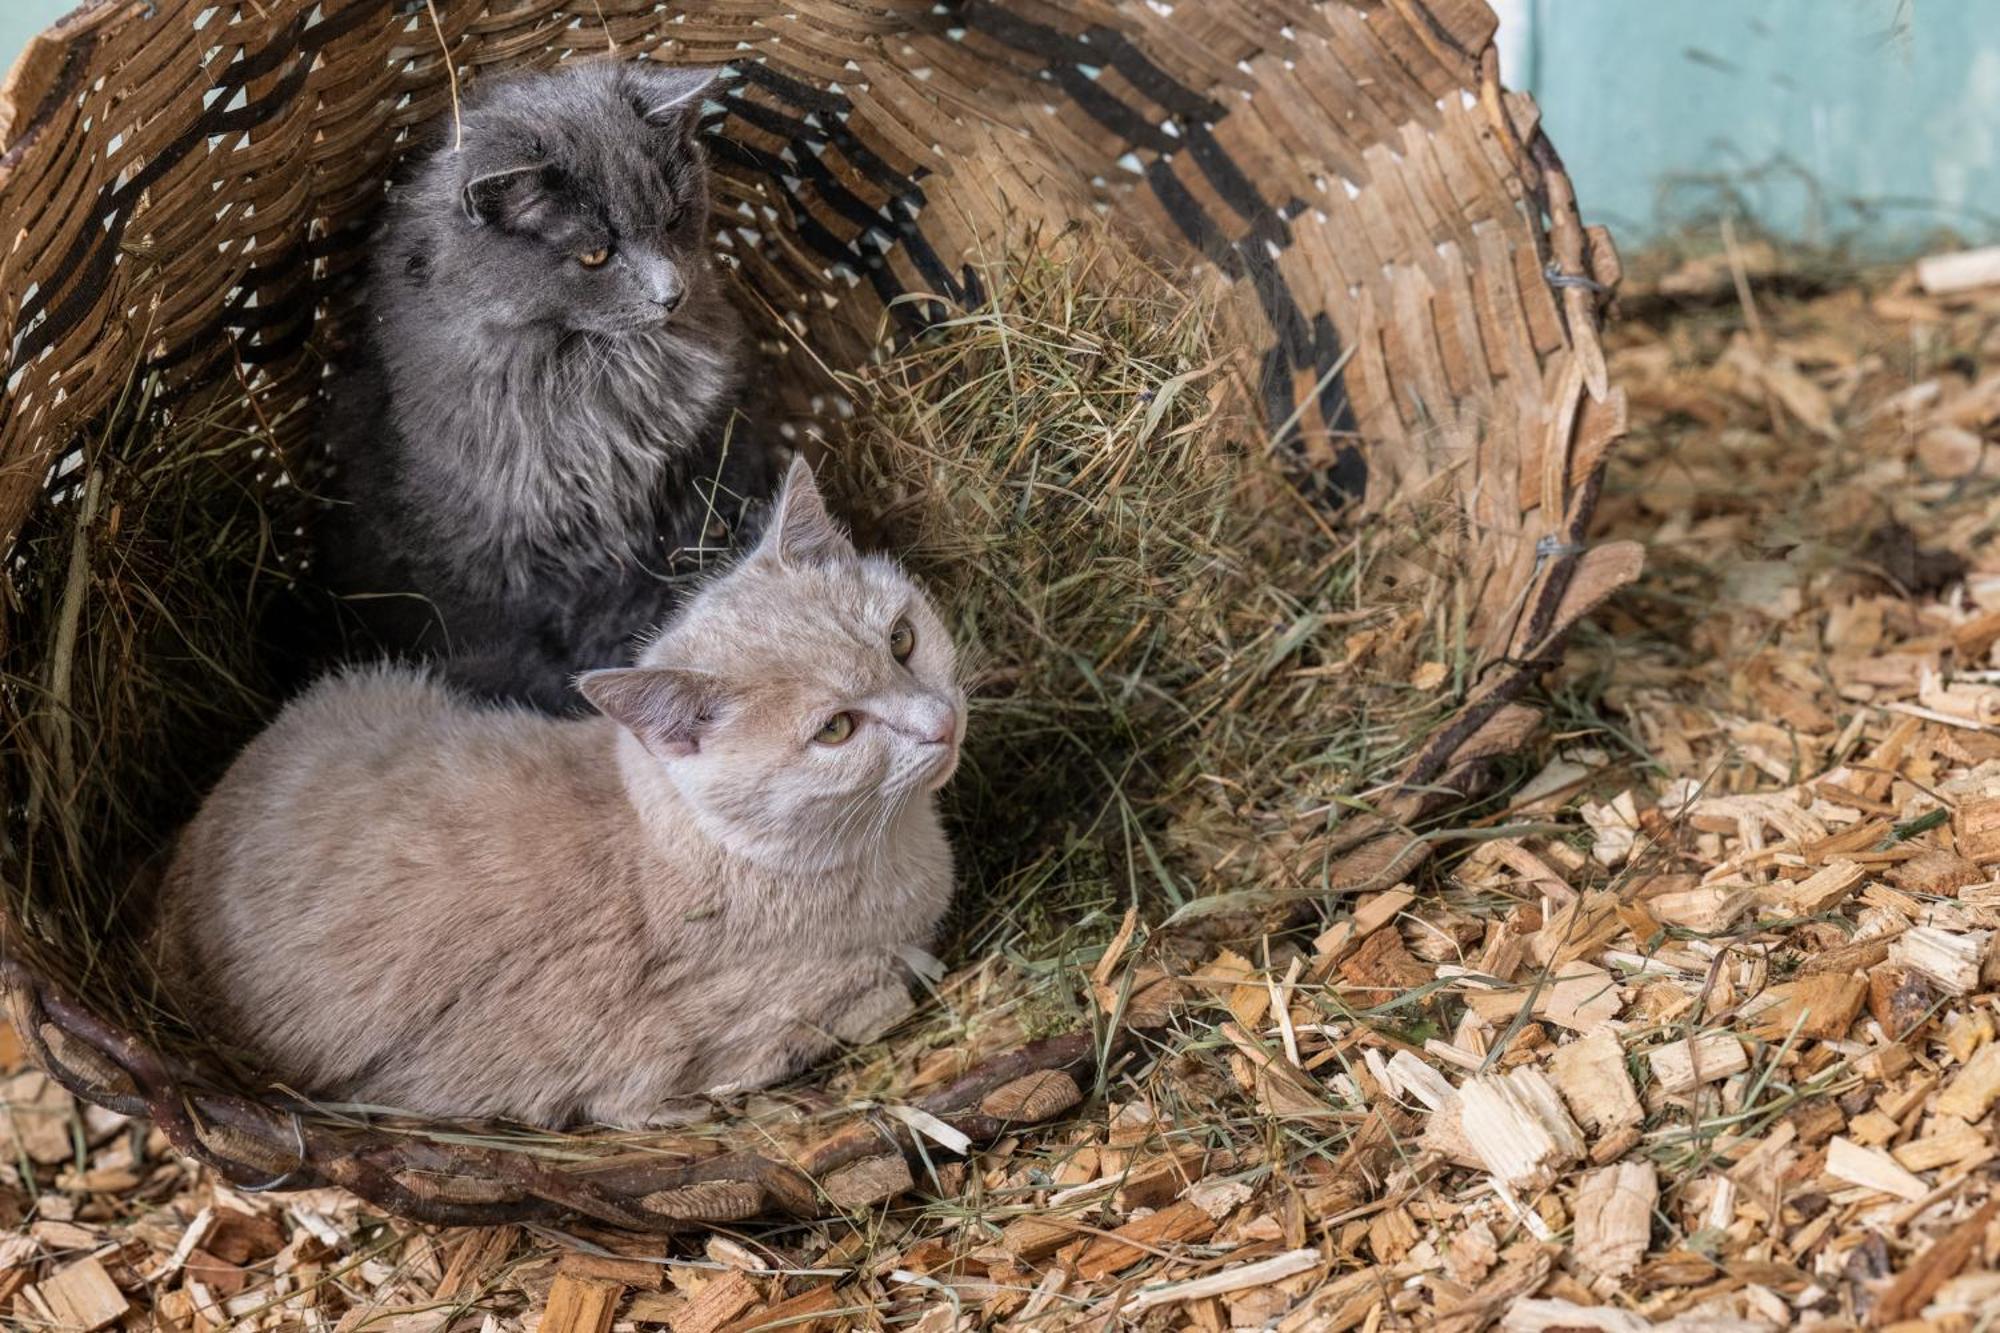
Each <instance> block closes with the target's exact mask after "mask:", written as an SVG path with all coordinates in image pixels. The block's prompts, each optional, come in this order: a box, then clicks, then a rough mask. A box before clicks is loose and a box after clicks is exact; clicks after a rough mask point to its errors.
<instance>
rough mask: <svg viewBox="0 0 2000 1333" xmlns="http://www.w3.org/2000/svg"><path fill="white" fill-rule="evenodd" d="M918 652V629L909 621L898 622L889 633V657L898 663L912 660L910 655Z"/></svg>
mask: <svg viewBox="0 0 2000 1333" xmlns="http://www.w3.org/2000/svg"><path fill="white" fill-rule="evenodd" d="M915 651H917V631H916V627H915V626H913V625H911V624H910V622H909V621H907V620H898V621H897V622H896V624H895V627H894V628H893V629H891V630H890V631H889V656H891V657H893V658H895V659H896V660H897V661H898V662H907V661H909V660H910V654H911V653H914V652H915Z"/></svg>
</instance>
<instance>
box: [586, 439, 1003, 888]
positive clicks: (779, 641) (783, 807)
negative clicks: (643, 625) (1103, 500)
mask: <svg viewBox="0 0 2000 1333" xmlns="http://www.w3.org/2000/svg"><path fill="white" fill-rule="evenodd" d="M579 685H580V687H581V689H582V691H583V693H584V696H585V697H586V698H588V699H589V700H590V701H591V702H592V703H593V704H595V705H596V706H597V707H598V708H599V709H600V710H601V711H603V712H604V713H606V714H608V715H609V716H611V717H612V718H614V719H616V720H617V721H618V722H619V723H620V724H621V725H623V726H624V727H625V728H626V729H627V730H629V731H630V732H631V733H632V734H633V735H634V736H636V737H638V738H639V740H640V741H641V742H642V743H643V744H644V745H645V747H646V749H647V751H648V752H649V754H650V755H651V756H652V758H653V760H654V761H655V762H657V763H658V764H659V765H660V766H661V767H662V769H663V770H664V771H665V773H666V774H667V775H668V777H669V778H670V780H671V781H672V782H673V784H674V786H675V787H676V788H677V789H678V790H679V791H680V792H681V794H682V796H683V797H685V798H686V799H687V800H688V802H689V803H690V804H692V805H693V806H694V807H695V808H696V809H697V811H699V812H700V814H701V815H702V816H703V817H704V818H705V820H706V821H707V822H708V823H709V824H710V825H711V827H712V828H714V829H715V830H716V831H717V832H718V833H719V834H720V835H721V836H722V837H724V839H725V840H726V841H727V842H729V843H731V844H733V845H734V846H736V847H737V848H739V849H742V850H746V851H754V852H755V853H757V854H759V855H760V856H761V857H762V858H764V859H779V858H783V859H788V860H790V861H792V862H794V863H796V864H836V863H840V862H843V861H848V860H852V859H854V858H856V857H858V856H862V855H865V854H867V853H868V852H869V851H870V849H871V848H873V847H876V846H879V845H880V843H881V842H882V840H883V838H884V837H885V835H887V834H888V833H889V832H890V831H891V830H892V829H893V828H894V826H895V821H896V818H897V816H898V815H900V814H901V813H902V812H903V811H905V810H907V809H909V808H911V807H912V806H913V805H914V804H915V803H918V802H922V801H924V800H925V799H927V798H928V796H929V794H930V793H931V792H934V791H936V790H937V789H938V788H939V787H941V786H943V785H944V784H945V782H946V781H947V780H949V779H950V777H951V775H952V773H953V771H954V770H955V769H956V768H957V766H958V754H959V746H960V743H961V742H962V741H963V739H964V735H965V694H964V691H963V690H962V689H961V688H960V686H959V683H958V655H957V653H956V652H955V651H954V649H953V647H952V644H951V640H950V637H949V636H948V635H947V633H946V631H945V626H944V622H943V621H942V620H941V619H940V618H939V617H938V615H937V612H936V611H935V610H933V609H932V607H931V604H930V602H929V600H928V599H927V598H926V597H925V596H924V594H923V590H922V589H920V588H919V587H918V586H917V585H916V583H915V582H913V581H912V580H911V579H910V577H909V576H908V575H907V574H905V573H904V572H903V571H902V570H901V569H900V568H899V567H898V566H897V565H896V564H895V563H894V562H892V561H890V560H887V559H884V558H882V557H879V556H862V555H859V554H858V553H856V551H855V549H854V547H853V545H852V544H851V543H850V542H849V541H848V539H847V537H846V536H845V534H843V533H842V532H841V531H840V529H839V527H838V526H837V525H835V523H834V522H833V521H832V519H831V518H830V517H829V516H828V515H827V512H826V508H825V506H824V504H823V502H822V501H821V499H820V495H819V492H818V490H817V488H816V487H815V486H814V483H813V479H812V471H811V469H810V468H809V467H808V466H807V465H806V464H805V463H804V462H803V461H799V462H795V463H794V464H793V465H792V471H791V475H790V476H789V477H788V479H787V481H786V484H785V489H784V493H783V494H782V495H781V496H780V498H779V500H778V503H777V507H776V511H775V513H774V516H773V518H772V521H771V525H770V527H769V529H768V530H767V531H766V533H765V536H764V538H763V540H762V542H761V543H760V544H759V546H758V547H757V549H756V551H755V552H753V553H752V554H751V555H750V556H749V557H747V558H746V559H745V560H744V561H743V562H742V563H741V564H740V565H738V566H737V567H736V568H735V569H734V570H732V571H731V572H730V573H728V574H727V575H725V576H724V577H722V578H721V579H719V580H718V581H717V582H715V583H714V584H712V585H711V586H709V587H708V588H707V589H705V590H704V591H703V592H702V593H700V594H699V595H698V596H697V597H695V598H694V599H693V600H692V601H691V602H690V603H689V604H688V605H687V607H686V608H685V609H684V610H683V611H682V613H681V614H680V616H679V617H677V618H676V619H675V621H674V622H673V623H672V624H671V625H670V626H668V628H667V629H666V630H665V632H664V633H662V634H661V636H660V637H659V638H658V639H657V640H656V641H655V642H654V643H653V645H652V646H651V647H649V648H648V649H647V650H646V652H645V653H644V654H643V655H642V657H641V658H640V662H639V665H638V666H636V667H634V668H631V669H629V670H618V671H594V672H590V673H588V674H586V675H584V676H583V677H582V679H581V680H580V681H579Z"/></svg>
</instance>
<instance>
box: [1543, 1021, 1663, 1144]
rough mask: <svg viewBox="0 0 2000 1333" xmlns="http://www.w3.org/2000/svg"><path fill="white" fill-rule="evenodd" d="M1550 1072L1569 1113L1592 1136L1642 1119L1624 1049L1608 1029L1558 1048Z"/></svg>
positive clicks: (1601, 1029)
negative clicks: (1567, 1106)
mask: <svg viewBox="0 0 2000 1333" xmlns="http://www.w3.org/2000/svg"><path fill="white" fill-rule="evenodd" d="M1549 1068H1550V1073H1551V1074H1552V1075H1553V1077H1554V1078H1555V1083H1556V1088H1557V1089H1558V1090H1559V1091H1560V1092H1561V1093H1562V1095H1563V1100H1564V1101H1565V1102H1567V1103H1568V1104H1569V1109H1570V1111H1571V1112H1572V1113H1573V1114H1574V1115H1575V1116H1576V1118H1577V1121H1578V1122H1579V1123H1580V1124H1582V1125H1583V1127H1584V1128H1585V1129H1588V1130H1589V1131H1591V1132H1592V1133H1593V1134H1604V1133H1608V1132H1609V1131H1611V1130H1614V1129H1619V1128H1622V1127H1623V1126H1626V1125H1636V1124H1638V1123H1639V1122H1640V1121H1642V1120H1644V1119H1645V1115H1646V1112H1645V1108H1644V1107H1642V1106H1640V1105H1639V1094H1638V1092H1637V1091H1636V1090H1635V1089H1634V1088H1633V1086H1632V1075H1631V1073H1630V1071H1629V1070H1628V1069H1627V1068H1626V1065H1625V1048H1624V1046H1623V1045H1622V1044H1620V1042H1619V1040H1618V1034H1617V1033H1615V1032H1613V1031H1612V1030H1611V1029H1609V1028H1599V1029H1598V1030H1597V1031H1595V1032H1592V1033H1589V1034H1587V1035H1585V1036H1583V1037H1580V1038H1578V1039H1577V1040H1575V1041H1573V1042H1571V1043H1569V1044H1568V1045H1567V1046H1558V1047H1557V1048H1556V1052H1555V1056H1554V1058H1553V1059H1552V1060H1551V1062H1550V1066H1549Z"/></svg>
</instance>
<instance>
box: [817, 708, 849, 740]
mask: <svg viewBox="0 0 2000 1333" xmlns="http://www.w3.org/2000/svg"><path fill="white" fill-rule="evenodd" d="M853 734H854V714H852V713H835V714H834V715H833V716H832V717H830V718H828V719H827V720H826V725H825V726H823V727H821V728H820V729H819V730H818V731H816V732H814V733H813V741H814V743H816V744H819V745H839V744H842V743H843V742H845V741H846V740H847V738H848V737H849V736H852V735H853Z"/></svg>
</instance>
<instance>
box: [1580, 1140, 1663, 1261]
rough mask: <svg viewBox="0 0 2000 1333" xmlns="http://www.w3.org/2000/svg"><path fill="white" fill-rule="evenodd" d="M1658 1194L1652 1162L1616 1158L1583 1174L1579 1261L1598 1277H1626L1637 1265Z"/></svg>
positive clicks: (1647, 1238)
mask: <svg viewBox="0 0 2000 1333" xmlns="http://www.w3.org/2000/svg"><path fill="white" fill-rule="evenodd" d="M1659 1197H1660V1182H1659V1177H1658V1175H1657V1174H1656V1173H1655V1171H1654V1169H1653V1164H1652V1163H1651V1162H1620V1163H1618V1164H1617V1165H1616V1166H1607V1167H1604V1168H1603V1169H1601V1170H1597V1171H1592V1172H1590V1173H1589V1174H1587V1175H1586V1176H1584V1178H1583V1184H1582V1185H1581V1186H1580V1187H1579V1188H1578V1189H1577V1192H1576V1206H1575V1213H1576V1237H1575V1240H1574V1242H1573V1246H1572V1248H1573V1249H1574V1251H1575V1254H1576V1258H1577V1262H1579V1263H1581V1264H1582V1265H1583V1266H1584V1267H1585V1268H1588V1269H1589V1270H1590V1271H1591V1272H1593V1273H1596V1274H1598V1275H1599V1276H1600V1277H1624V1276H1626V1275H1627V1274H1629V1273H1631V1272H1632V1271H1633V1270H1634V1269H1636V1268H1638V1266H1639V1261H1640V1260H1641V1259H1643V1258H1644V1257H1645V1255H1646V1249H1647V1247H1648V1245H1649V1244H1650V1240H1651V1237H1652V1234H1653V1207H1654V1205H1655V1204H1656V1203H1658V1202H1659Z"/></svg>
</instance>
